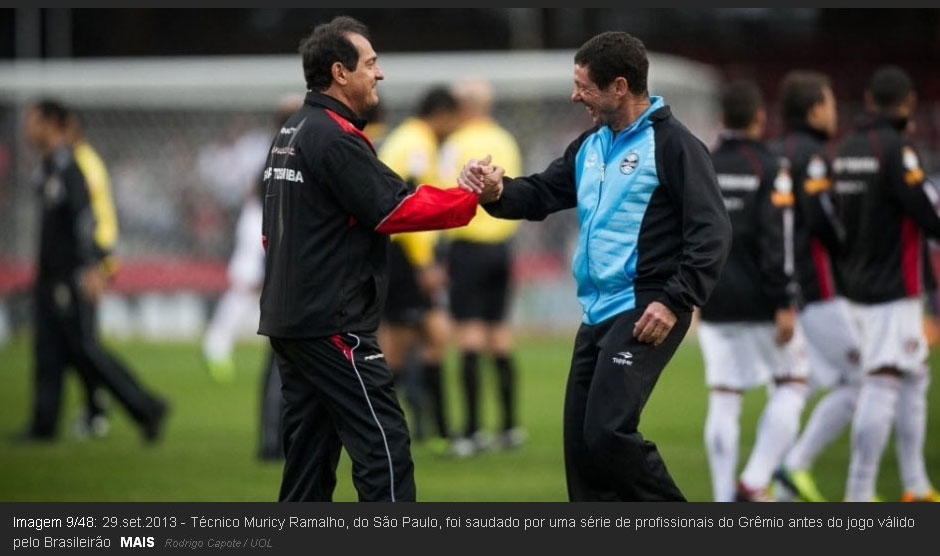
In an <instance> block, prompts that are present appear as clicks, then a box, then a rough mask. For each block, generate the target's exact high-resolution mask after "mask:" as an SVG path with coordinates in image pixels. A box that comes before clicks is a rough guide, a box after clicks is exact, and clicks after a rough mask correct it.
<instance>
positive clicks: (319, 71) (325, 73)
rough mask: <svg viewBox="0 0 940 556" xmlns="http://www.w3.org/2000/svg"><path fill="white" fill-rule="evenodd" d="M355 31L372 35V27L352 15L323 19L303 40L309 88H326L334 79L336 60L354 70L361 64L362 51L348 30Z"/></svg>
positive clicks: (305, 71)
mask: <svg viewBox="0 0 940 556" xmlns="http://www.w3.org/2000/svg"><path fill="white" fill-rule="evenodd" d="M350 33H355V34H357V35H362V36H363V37H365V38H367V39H368V38H369V29H368V27H366V26H365V24H363V23H362V22H360V21H358V20H356V19H353V18H351V17H349V16H345V15H343V16H339V17H336V18H333V20H332V21H330V22H329V23H321V24H320V25H317V26H316V27H314V29H313V32H312V33H310V34H309V35H307V36H306V37H304V38H303V40H301V41H300V48H299V49H298V50H299V52H300V55H301V57H303V62H304V78H305V79H306V81H307V89H309V90H311V91H324V90H326V89H327V88H329V86H330V84H331V83H332V82H333V69H332V68H333V64H334V63H336V62H339V63H341V64H343V67H345V68H347V69H348V70H350V71H354V70H355V69H356V66H357V65H359V51H358V50H356V46H355V45H354V44H353V43H352V41H350V40H349V36H348V35H349V34H350Z"/></svg>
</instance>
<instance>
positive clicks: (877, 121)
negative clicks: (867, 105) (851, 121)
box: [858, 112, 908, 133]
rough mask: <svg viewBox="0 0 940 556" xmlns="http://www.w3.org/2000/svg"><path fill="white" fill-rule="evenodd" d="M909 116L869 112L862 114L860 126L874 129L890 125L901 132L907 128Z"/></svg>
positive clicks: (859, 121)
mask: <svg viewBox="0 0 940 556" xmlns="http://www.w3.org/2000/svg"><path fill="white" fill-rule="evenodd" d="M907 122H908V119H907V118H898V117H896V116H889V115H887V114H879V113H877V112H868V113H866V114H864V115H862V116H861V117H860V118H859V120H858V127H859V128H861V129H872V128H877V127H890V128H893V129H894V130H895V131H897V132H899V133H904V131H905V130H906V129H907Z"/></svg>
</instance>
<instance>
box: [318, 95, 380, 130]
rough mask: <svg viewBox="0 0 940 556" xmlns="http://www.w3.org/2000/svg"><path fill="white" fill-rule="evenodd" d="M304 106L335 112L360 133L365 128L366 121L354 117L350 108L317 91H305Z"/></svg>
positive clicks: (354, 114)
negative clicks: (318, 107)
mask: <svg viewBox="0 0 940 556" xmlns="http://www.w3.org/2000/svg"><path fill="white" fill-rule="evenodd" d="M304 104H309V105H310V106H320V107H322V108H326V109H328V110H332V111H333V112H336V113H337V114H338V115H340V116H342V117H343V118H344V119H346V120H349V122H350V123H351V124H353V125H354V126H356V129H358V130H359V131H362V130H363V129H364V128H365V127H366V123H367V122H366V121H365V120H364V119H362V118H360V117H359V116H357V115H356V113H355V112H353V111H352V109H351V108H349V107H348V106H346V105H345V104H343V103H342V102H340V101H338V100H336V99H335V98H333V97H331V96H330V95H325V94H323V93H321V92H318V91H307V96H306V98H304Z"/></svg>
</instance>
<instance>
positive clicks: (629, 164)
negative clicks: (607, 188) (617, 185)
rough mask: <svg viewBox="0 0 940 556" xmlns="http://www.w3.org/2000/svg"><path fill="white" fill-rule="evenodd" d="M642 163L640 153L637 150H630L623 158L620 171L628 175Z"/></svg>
mask: <svg viewBox="0 0 940 556" xmlns="http://www.w3.org/2000/svg"><path fill="white" fill-rule="evenodd" d="M639 165H640V155H638V154H637V153H636V151H630V152H628V153H627V156H625V157H623V160H622V161H621V162H620V171H621V172H623V173H624V174H627V175H628V176H629V175H630V174H632V173H633V172H634V171H635V170H636V167H637V166H639Z"/></svg>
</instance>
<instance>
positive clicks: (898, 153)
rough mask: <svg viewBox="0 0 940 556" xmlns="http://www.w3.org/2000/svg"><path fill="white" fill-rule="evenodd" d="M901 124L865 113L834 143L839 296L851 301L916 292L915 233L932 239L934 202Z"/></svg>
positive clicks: (938, 216)
mask: <svg viewBox="0 0 940 556" xmlns="http://www.w3.org/2000/svg"><path fill="white" fill-rule="evenodd" d="M905 125H906V121H903V120H896V119H891V118H888V117H886V116H883V115H871V116H868V117H866V118H865V119H864V120H863V121H862V123H861V124H860V125H859V126H858V127H857V129H856V130H855V131H854V132H853V133H852V134H850V135H849V136H848V137H846V138H845V139H844V140H843V141H842V143H841V144H840V145H839V148H838V151H837V153H836V155H835V157H834V158H833V161H832V169H833V178H834V179H833V188H834V190H835V192H836V196H837V202H838V205H839V211H840V219H841V221H842V224H843V227H844V229H845V247H844V252H843V255H842V257H841V258H840V261H839V265H838V267H839V271H840V274H841V282H842V284H843V293H844V294H845V296H846V297H847V298H849V299H851V300H853V301H856V302H859V303H882V302H886V301H893V300H896V299H901V298H904V297H912V296H917V295H920V294H921V293H922V291H923V268H922V265H923V260H924V259H923V256H922V253H923V241H924V237H923V236H924V234H925V233H926V234H927V235H931V236H934V237H937V236H940V213H938V201H940V197H938V195H937V192H936V190H935V189H934V187H933V186H932V185H931V184H930V183H929V182H928V181H927V180H926V179H925V175H924V170H923V168H922V167H921V163H920V158H919V157H918V155H917V151H916V150H915V149H914V147H913V145H912V144H911V143H910V141H909V140H908V139H907V138H906V137H905V136H904V128H905Z"/></svg>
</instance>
